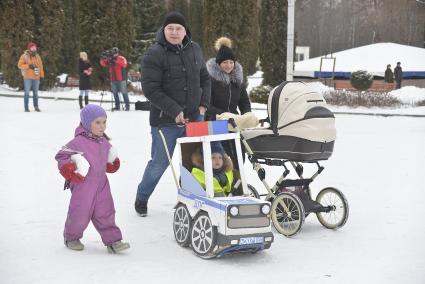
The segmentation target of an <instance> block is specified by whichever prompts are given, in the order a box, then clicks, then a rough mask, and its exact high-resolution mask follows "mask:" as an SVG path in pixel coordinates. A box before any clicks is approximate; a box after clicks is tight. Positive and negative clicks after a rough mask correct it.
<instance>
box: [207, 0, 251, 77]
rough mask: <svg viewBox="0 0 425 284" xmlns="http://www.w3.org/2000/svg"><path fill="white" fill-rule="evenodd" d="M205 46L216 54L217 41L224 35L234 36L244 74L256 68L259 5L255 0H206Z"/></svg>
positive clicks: (209, 52)
mask: <svg viewBox="0 0 425 284" xmlns="http://www.w3.org/2000/svg"><path fill="white" fill-rule="evenodd" d="M203 12H204V13H203V15H204V22H203V26H204V33H203V34H204V37H203V43H204V50H205V53H206V57H215V55H216V51H215V50H214V42H215V40H216V39H217V38H219V37H221V36H227V37H229V38H230V39H232V40H233V50H234V52H235V54H236V57H237V58H238V61H240V62H241V64H242V66H243V68H244V76H247V75H248V74H252V73H254V72H255V65H256V62H257V59H258V37H259V36H258V7H257V1H256V0H233V1H226V0H205V4H204V9H203Z"/></svg>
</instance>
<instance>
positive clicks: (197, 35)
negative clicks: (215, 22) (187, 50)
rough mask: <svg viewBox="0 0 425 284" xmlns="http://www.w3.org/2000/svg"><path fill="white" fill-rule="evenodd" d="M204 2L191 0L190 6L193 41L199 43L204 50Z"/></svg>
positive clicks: (190, 25)
mask: <svg viewBox="0 0 425 284" xmlns="http://www.w3.org/2000/svg"><path fill="white" fill-rule="evenodd" d="M203 5H204V0H190V5H189V27H190V32H191V34H192V40H193V41H195V42H197V43H198V44H199V45H200V46H201V48H203V34H202V29H203V26H202V13H203V12H202V11H203Z"/></svg>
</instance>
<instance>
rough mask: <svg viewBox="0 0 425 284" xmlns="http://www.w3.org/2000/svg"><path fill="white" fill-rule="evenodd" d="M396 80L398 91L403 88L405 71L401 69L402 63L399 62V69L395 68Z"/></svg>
mask: <svg viewBox="0 0 425 284" xmlns="http://www.w3.org/2000/svg"><path fill="white" fill-rule="evenodd" d="M394 78H395V82H396V86H395V88H396V89H400V88H401V80H402V79H403V70H402V69H401V63H400V62H397V67H396V68H394Z"/></svg>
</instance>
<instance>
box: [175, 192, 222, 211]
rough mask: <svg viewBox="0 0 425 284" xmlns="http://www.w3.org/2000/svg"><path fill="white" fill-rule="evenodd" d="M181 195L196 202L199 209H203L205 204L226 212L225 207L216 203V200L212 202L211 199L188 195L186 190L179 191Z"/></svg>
mask: <svg viewBox="0 0 425 284" xmlns="http://www.w3.org/2000/svg"><path fill="white" fill-rule="evenodd" d="M179 195H181V196H183V197H185V198H188V199H191V200H194V201H195V206H196V207H197V208H200V207H202V204H205V205H208V206H209V207H213V208H217V209H218V210H221V211H226V206H225V205H223V204H220V203H218V202H214V200H211V199H209V198H205V197H202V196H199V195H195V194H192V193H188V192H187V191H185V190H179Z"/></svg>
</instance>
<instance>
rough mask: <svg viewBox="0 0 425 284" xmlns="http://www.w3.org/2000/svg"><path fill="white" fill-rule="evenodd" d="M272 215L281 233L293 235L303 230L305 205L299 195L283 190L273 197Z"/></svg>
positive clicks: (276, 227)
mask: <svg viewBox="0 0 425 284" xmlns="http://www.w3.org/2000/svg"><path fill="white" fill-rule="evenodd" d="M285 207H286V209H285ZM271 217H272V221H273V226H274V227H275V229H276V230H277V231H278V232H279V233H281V234H282V235H284V236H293V235H295V234H296V233H298V232H299V231H300V230H301V227H302V225H303V223H304V218H305V212H304V206H303V204H302V202H301V200H300V199H299V198H298V196H296V195H295V194H293V193H291V192H283V193H280V194H279V195H277V196H276V198H274V199H273V202H272V209H271Z"/></svg>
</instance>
